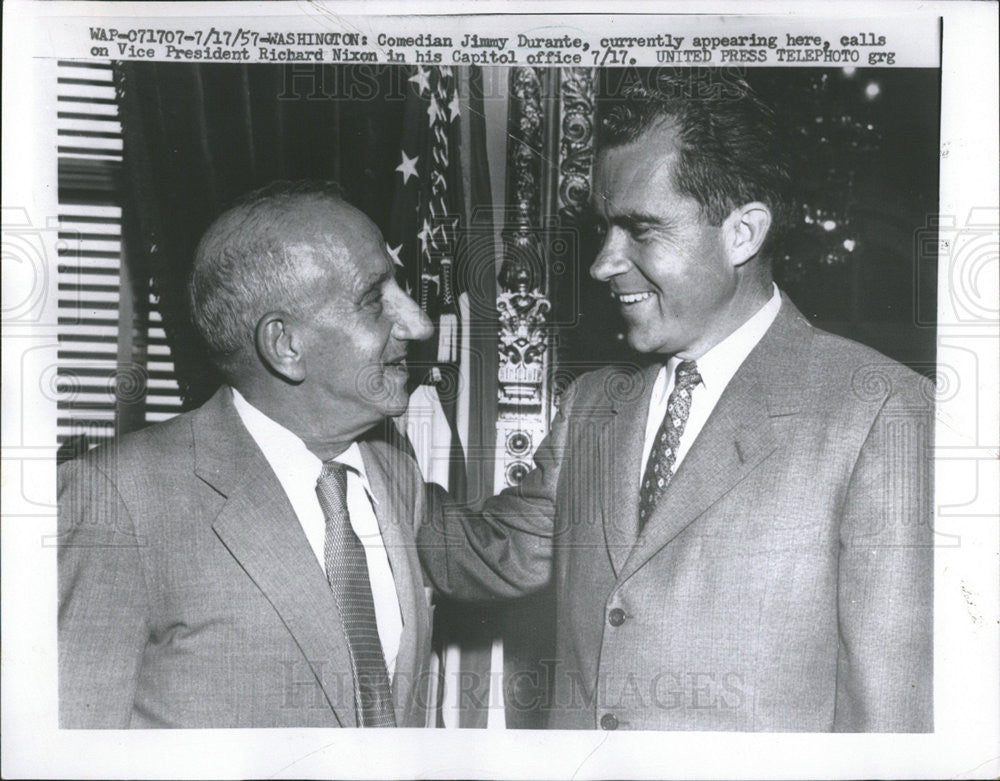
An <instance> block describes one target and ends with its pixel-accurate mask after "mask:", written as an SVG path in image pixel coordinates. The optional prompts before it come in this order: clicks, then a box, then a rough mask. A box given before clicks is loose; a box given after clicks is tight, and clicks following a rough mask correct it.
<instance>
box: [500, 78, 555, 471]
mask: <svg viewBox="0 0 1000 781" xmlns="http://www.w3.org/2000/svg"><path fill="white" fill-rule="evenodd" d="M508 116H509V118H508V139H509V140H508V143H507V159H508V179H507V193H508V196H507V209H506V210H505V212H506V224H505V225H504V229H503V233H502V236H503V252H504V262H503V265H502V267H501V269H500V280H499V281H500V289H499V293H498V295H497V313H498V317H499V325H500V328H499V344H498V348H499V352H500V354H499V359H500V362H499V368H498V374H497V378H498V381H499V390H498V393H499V396H498V409H497V459H496V475H495V478H494V483H493V485H494V488H495V489H496V490H499V489H500V488H504V487H506V486H510V485H516V484H517V483H518V482H520V480H521V478H522V477H524V475H525V474H527V472H528V469H529V468H530V461H531V454H532V453H533V452H534V450H535V448H536V447H538V443H539V442H540V441H541V440H542V438H543V437H544V436H545V433H546V431H547V430H548V399H547V393H546V384H547V383H546V380H547V371H548V347H549V335H548V331H547V322H546V320H547V315H548V312H549V309H550V308H551V306H550V304H549V301H548V299H547V298H546V294H545V291H546V288H547V283H548V274H547V269H546V264H545V258H544V257H543V247H542V243H541V238H540V235H539V231H540V227H541V216H542V215H541V202H542V199H541V190H542V176H543V168H542V166H543V148H544V138H545V135H544V131H545V119H546V118H545V111H544V104H543V99H542V71H541V70H540V69H537V68H515V69H513V70H512V71H511V74H510V110H509V115H508Z"/></svg>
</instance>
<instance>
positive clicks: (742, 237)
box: [722, 201, 771, 266]
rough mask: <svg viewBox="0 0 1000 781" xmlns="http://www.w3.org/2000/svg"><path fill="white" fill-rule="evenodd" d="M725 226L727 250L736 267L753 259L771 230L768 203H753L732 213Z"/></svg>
mask: <svg viewBox="0 0 1000 781" xmlns="http://www.w3.org/2000/svg"><path fill="white" fill-rule="evenodd" d="M722 225H723V233H724V236H725V241H726V249H727V251H728V252H729V259H730V261H731V262H732V264H733V265H734V266H742V265H743V264H744V263H746V262H747V261H748V260H750V259H751V258H753V257H754V256H755V255H756V254H757V253H758V252H760V248H761V247H762V246H763V244H764V239H766V238H767V232H768V231H769V230H770V229H771V209H770V208H769V207H768V205H767V204H766V203H761V202H760V201H751V202H750V203H745V204H743V205H742V206H738V207H737V208H735V209H733V211H732V212H730V214H729V216H728V217H727V218H726V221H725V222H724V223H723V224H722Z"/></svg>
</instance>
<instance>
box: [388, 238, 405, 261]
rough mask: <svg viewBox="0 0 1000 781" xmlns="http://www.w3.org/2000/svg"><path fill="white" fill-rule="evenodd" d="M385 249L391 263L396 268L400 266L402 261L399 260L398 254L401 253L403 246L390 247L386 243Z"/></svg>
mask: <svg viewBox="0 0 1000 781" xmlns="http://www.w3.org/2000/svg"><path fill="white" fill-rule="evenodd" d="M385 248H386V250H387V251H388V252H389V257H391V258H392V262H393V263H395V264H396V265H397V266H402V265H403V261H402V260H400V259H399V253H400V252H402V251H403V245H402V244H400V245H399V246H398V247H390V246H389V244H388V243H386V245H385Z"/></svg>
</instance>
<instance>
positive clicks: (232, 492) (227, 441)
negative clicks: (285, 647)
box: [194, 388, 357, 726]
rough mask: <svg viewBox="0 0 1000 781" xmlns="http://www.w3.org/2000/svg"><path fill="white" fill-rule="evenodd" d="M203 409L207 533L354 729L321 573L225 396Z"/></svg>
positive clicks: (337, 623) (198, 465)
mask: <svg viewBox="0 0 1000 781" xmlns="http://www.w3.org/2000/svg"><path fill="white" fill-rule="evenodd" d="M202 409H203V410H204V411H205V412H206V415H205V416H204V420H202V421H195V422H194V440H195V472H196V473H197V474H198V476H199V477H201V479H202V480H204V481H205V482H207V483H208V484H209V485H211V486H213V487H214V488H215V489H216V490H217V491H219V492H220V493H221V494H222V495H223V496H224V497H225V501H224V503H223V504H222V507H221V510H220V511H219V513H218V515H217V516H216V518H215V520H214V522H213V524H212V527H213V529H214V530H215V533H216V535H218V537H219V539H220V540H221V541H222V542H223V544H224V545H225V546H226V548H227V549H228V550H229V552H230V553H231V554H232V556H233V558H235V559H236V560H237V561H238V562H239V564H240V566H241V567H243V569H244V571H245V572H246V573H247V575H248V576H249V577H250V578H251V580H253V582H254V583H255V584H256V585H257V587H258V588H259V589H260V591H261V592H262V593H263V594H264V596H265V597H266V598H267V600H268V601H269V602H270V603H271V605H272V606H273V607H274V609H275V611H276V612H277V613H278V615H279V616H280V618H281V620H282V622H283V623H284V624H285V626H286V627H287V628H288V631H289V632H290V633H291V635H292V637H293V638H294V640H295V642H296V644H297V645H298V646H299V648H300V649H301V650H302V653H303V655H304V656H305V658H306V660H308V663H309V666H310V668H311V670H312V672H313V674H314V675H315V676H316V679H317V681H318V682H319V684H320V686H321V687H322V689H323V692H324V694H325V695H326V698H327V701H328V702H329V704H330V707H331V708H332V709H333V711H334V713H335V714H336V716H337V719H338V720H339V721H340V723H341V725H342V726H354V725H355V724H356V723H357V721H356V717H355V712H354V696H353V681H352V679H351V677H350V671H351V663H350V655H349V652H348V649H347V643H346V640H345V639H344V632H343V628H342V627H343V624H342V622H341V618H340V614H339V612H338V610H337V604H336V601H335V600H334V598H333V593H332V592H331V591H330V588H329V585H328V584H327V582H326V578H325V577H324V575H323V570H322V567H320V566H319V562H317V561H316V557H315V555H314V554H313V552H312V549H311V548H310V547H309V543H308V541H307V540H306V537H305V533H304V532H303V531H302V527H301V526H300V525H299V523H298V521H297V519H296V517H295V514H294V511H293V510H292V507H291V505H290V504H289V502H288V499H287V497H286V496H285V493H284V491H283V490H282V488H281V484H280V483H279V482H278V479H277V477H275V475H274V473H273V472H272V470H271V468H270V466H269V465H268V463H267V461H266V459H265V458H264V455H263V454H262V453H261V452H260V450H259V448H258V447H257V445H256V443H255V442H254V441H253V438H252V437H250V435H249V433H248V432H247V431H246V429H245V428H244V427H243V424H242V423H241V422H240V420H239V416H238V414H237V412H236V410H235V408H234V407H233V406H232V397H231V395H230V392H229V390H228V389H227V388H223V389H221V390H220V391H219V392H218V393H217V394H216V395H215V397H213V398H212V400H211V401H210V402H209V403H208V405H206V406H205V407H203V408H202ZM199 423H202V424H206V423H207V425H199ZM345 672H346V673H347V675H346V676H345V675H344V673H345Z"/></svg>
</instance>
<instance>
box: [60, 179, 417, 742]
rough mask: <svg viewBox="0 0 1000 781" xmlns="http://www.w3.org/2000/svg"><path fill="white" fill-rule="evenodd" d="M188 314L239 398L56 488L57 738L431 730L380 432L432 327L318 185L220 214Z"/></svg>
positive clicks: (349, 211) (413, 485) (80, 465)
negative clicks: (190, 730)
mask: <svg viewBox="0 0 1000 781" xmlns="http://www.w3.org/2000/svg"><path fill="white" fill-rule="evenodd" d="M190 293H191V308H192V312H193V317H194V320H195V323H196V325H197V326H198V328H199V330H200V331H201V333H202V334H203V336H204V337H205V340H206V341H207V343H208V345H209V346H210V347H211V348H212V350H213V352H214V357H215V361H216V363H217V365H218V366H219V367H220V369H221V370H222V372H223V374H224V376H225V377H226V379H227V383H228V384H227V385H225V386H223V387H222V388H220V389H219V391H218V392H217V393H216V394H215V396H214V397H213V398H212V399H211V400H210V401H208V402H207V403H206V404H205V405H204V406H202V407H201V408H200V409H197V410H195V411H193V412H190V413H187V414H184V415H181V416H179V417H177V418H175V419H173V420H170V421H168V422H166V423H164V424H161V425H158V426H153V427H151V428H148V429H145V430H143V431H140V432H138V433H135V434H131V435H128V436H125V437H123V438H121V440H119V441H118V442H116V443H115V444H114V445H113V446H111V447H108V448H102V449H99V450H96V451H92V452H91V453H89V454H87V455H86V456H85V457H83V458H80V459H78V460H76V461H73V462H70V463H68V464H66V465H64V466H63V467H62V468H61V470H60V474H59V522H60V531H61V534H62V537H61V547H60V550H59V674H60V676H59V692H60V717H61V725H62V726H63V727H167V726H169V727H310V726H314V727H333V726H344V727H353V726H365V727H367V726H374V727H389V726H420V725H423V724H424V715H423V711H424V709H425V707H426V698H425V690H426V686H427V678H426V675H425V672H424V670H425V665H426V662H427V659H428V655H429V649H430V619H429V611H428V607H427V603H426V601H425V594H424V589H423V579H422V576H421V573H420V566H419V562H418V561H417V557H416V552H415V550H414V546H413V537H414V531H413V528H414V518H415V517H416V516H415V512H418V510H417V509H416V508H417V507H419V506H421V505H420V501H421V494H420V491H421V490H422V489H421V487H420V484H419V476H418V475H417V474H416V472H415V469H414V468H413V467H412V466H411V463H410V462H409V461H407V460H406V459H405V458H403V457H400V456H399V455H398V454H397V452H396V451H395V450H392V449H390V448H388V447H386V446H385V445H383V444H380V443H379V442H378V441H375V440H374V439H373V438H371V437H369V436H368V432H369V430H370V429H372V427H373V426H375V425H376V424H378V423H379V422H380V421H382V420H384V419H385V417H386V416H392V415H399V414H401V413H402V412H403V411H404V410H405V409H406V405H407V394H406V388H405V385H406V366H405V357H406V351H407V343H408V342H409V341H411V340H414V339H424V338H426V337H427V336H428V335H429V334H430V330H431V329H430V326H429V323H428V321H427V319H426V317H425V316H424V315H423V314H422V313H421V311H420V309H419V308H418V306H417V305H416V304H415V303H414V302H413V301H412V300H411V299H410V298H409V297H408V296H407V295H406V294H405V293H404V292H403V290H402V289H400V287H399V286H398V285H397V283H396V280H395V278H394V274H393V264H392V261H391V259H390V257H389V255H388V254H387V252H386V249H385V243H384V241H383V239H382V236H381V234H380V233H379V231H378V229H377V228H376V227H375V225H374V224H373V223H372V222H371V221H370V220H369V219H368V218H367V217H365V215H363V214H362V213H361V212H359V211H358V210H357V209H354V208H353V207H351V206H349V205H348V204H347V203H345V202H344V200H343V198H342V197H341V195H340V193H339V190H338V189H337V188H336V187H335V186H333V185H330V184H324V183H315V184H312V183H298V184H289V183H278V184H276V185H272V186H270V187H268V188H265V189H263V190H260V191H257V192H255V193H252V194H250V195H249V196H247V197H246V198H244V199H243V200H242V201H241V202H240V203H239V204H237V205H236V206H234V207H233V208H231V209H229V210H228V211H226V212H225V213H224V214H222V216H220V217H219V218H218V219H217V220H216V221H215V223H214V224H213V225H212V226H211V227H210V228H209V230H208V231H207V233H206V234H205V236H204V238H203V239H202V241H201V243H200V245H199V247H198V250H197V253H196V258H195V262H194V269H193V274H192V277H191V284H190ZM369 440H371V441H369Z"/></svg>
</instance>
